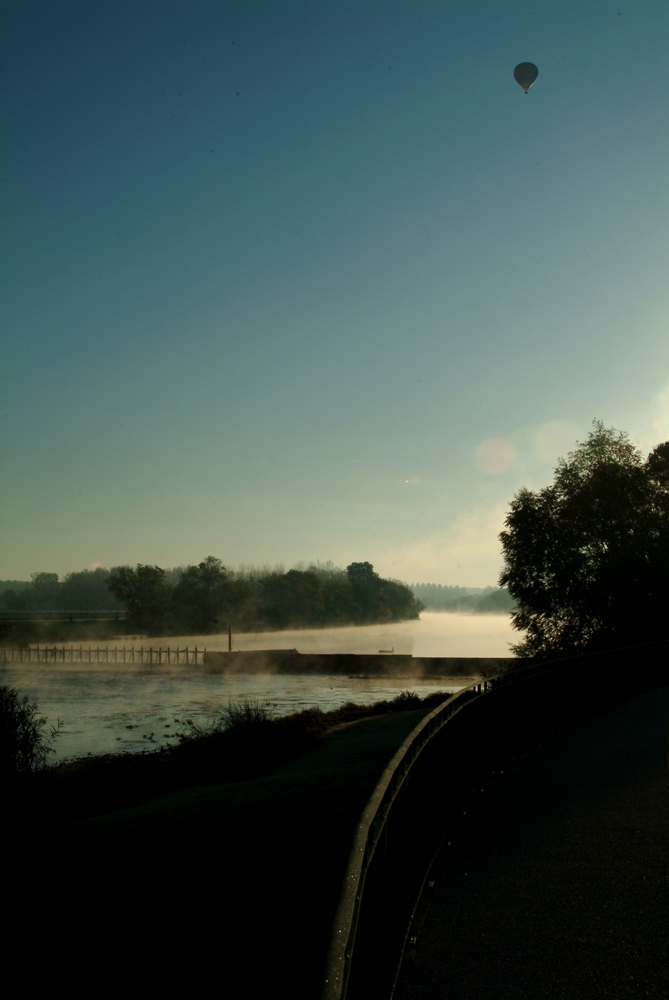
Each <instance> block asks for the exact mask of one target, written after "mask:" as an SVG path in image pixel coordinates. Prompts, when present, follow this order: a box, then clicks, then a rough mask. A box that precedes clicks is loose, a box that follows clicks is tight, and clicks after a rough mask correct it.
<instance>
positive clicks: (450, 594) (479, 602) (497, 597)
mask: <svg viewBox="0 0 669 1000" xmlns="http://www.w3.org/2000/svg"><path fill="white" fill-rule="evenodd" d="M411 589H412V591H413V593H414V595H415V596H416V597H417V598H418V600H419V601H420V602H421V603H422V604H423V605H424V607H425V609H426V610H427V611H470V612H474V613H476V614H486V613H487V614H491V613H492V614H495V613H497V614H511V613H512V612H513V611H514V610H515V602H514V600H513V598H512V597H511V594H510V593H509V592H508V590H506V588H504V587H449V586H442V585H441V584H440V583H412V584H411Z"/></svg>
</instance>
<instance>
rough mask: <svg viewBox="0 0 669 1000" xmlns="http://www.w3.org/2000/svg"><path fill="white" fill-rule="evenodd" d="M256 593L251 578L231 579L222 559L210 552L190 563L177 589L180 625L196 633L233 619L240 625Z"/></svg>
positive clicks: (218, 627)
mask: <svg viewBox="0 0 669 1000" xmlns="http://www.w3.org/2000/svg"><path fill="white" fill-rule="evenodd" d="M253 593H254V588H253V586H252V584H251V583H250V582H249V581H247V580H234V579H230V577H229V575H228V571H227V569H226V568H225V566H224V565H223V563H222V562H221V560H220V559H216V558H214V556H207V558H206V559H205V560H204V561H203V562H201V563H199V564H198V565H197V566H188V567H187V568H186V569H185V570H184V571H183V573H182V574H181V577H180V579H179V582H178V584H177V585H176V587H175V589H174V597H173V607H174V616H175V620H176V622H177V626H178V627H183V628H184V630H185V631H186V632H188V633H189V634H191V635H193V634H197V633H201V632H211V631H221V630H222V629H223V628H224V627H225V626H226V625H228V624H232V623H233V622H234V624H236V625H237V624H239V622H240V620H241V619H242V618H243V617H244V616H243V611H242V609H243V606H244V604H245V603H246V602H247V601H248V600H249V599H250V598H251V597H252V596H253Z"/></svg>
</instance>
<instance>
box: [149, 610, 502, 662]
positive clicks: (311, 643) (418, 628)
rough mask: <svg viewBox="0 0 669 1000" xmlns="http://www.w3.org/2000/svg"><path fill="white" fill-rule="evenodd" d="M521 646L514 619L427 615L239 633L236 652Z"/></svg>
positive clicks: (460, 651)
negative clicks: (392, 621)
mask: <svg viewBox="0 0 669 1000" xmlns="http://www.w3.org/2000/svg"><path fill="white" fill-rule="evenodd" d="M517 641H518V633H517V632H514V631H513V629H512V628H511V619H510V617H509V616H508V615H475V614H454V613H452V612H447V611H423V612H422V614H421V616H420V619H419V620H418V621H411V622H397V623H396V624H392V625H355V626H354V625H352V626H348V627H345V628H323V629H295V630H293V631H284V632H244V633H239V634H237V633H234V632H233V649H236V650H244V649H297V650H298V651H299V652H300V653H378V651H379V650H380V649H394V651H395V652H396V653H404V654H407V653H408V654H409V655H412V656H509V655H510V653H509V644H510V643H512V642H517ZM152 642H153V644H154V645H157V644H159V643H160V642H162V643H163V645H164V646H167V645H168V644H169V643H171V644H172V645H175V644H176V643H177V642H178V643H179V645H180V646H195V645H197V646H200V647H202V646H206V648H207V649H227V648H228V636H227V633H226V634H224V635H201V636H180V637H179V638H178V639H177V638H174V637H172V638H170V639H168V638H163V639H162V640H161V639H154V640H152Z"/></svg>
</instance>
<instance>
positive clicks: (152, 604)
mask: <svg viewBox="0 0 669 1000" xmlns="http://www.w3.org/2000/svg"><path fill="white" fill-rule="evenodd" d="M107 586H108V587H109V589H110V590H111V592H112V594H114V595H115V596H116V597H117V598H118V599H119V601H121V602H122V603H123V604H125V606H126V608H127V609H128V613H129V615H130V619H131V621H132V623H133V624H134V625H135V627H136V628H139V629H142V630H145V631H147V632H154V633H155V632H160V631H162V630H163V629H165V628H166V626H167V625H168V623H169V620H170V611H171V600H172V587H171V586H170V584H169V583H168V581H167V579H166V574H165V570H164V569H161V568H160V566H144V565H142V563H137V568H136V569H133V568H132V566H116V567H115V568H114V569H112V570H111V572H110V574H109V577H108V580H107Z"/></svg>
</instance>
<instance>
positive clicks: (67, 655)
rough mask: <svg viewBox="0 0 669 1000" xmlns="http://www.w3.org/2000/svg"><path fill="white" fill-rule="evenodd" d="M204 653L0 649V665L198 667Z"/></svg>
mask: <svg viewBox="0 0 669 1000" xmlns="http://www.w3.org/2000/svg"><path fill="white" fill-rule="evenodd" d="M205 653H206V649H199V648H198V647H197V646H194V647H185V648H181V649H180V648H178V647H177V648H172V647H171V646H166V647H163V646H120V647H119V646H27V647H24V648H21V649H14V648H9V647H0V663H53V664H56V663H135V664H148V665H149V666H160V665H161V664H202V663H204V657H205Z"/></svg>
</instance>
